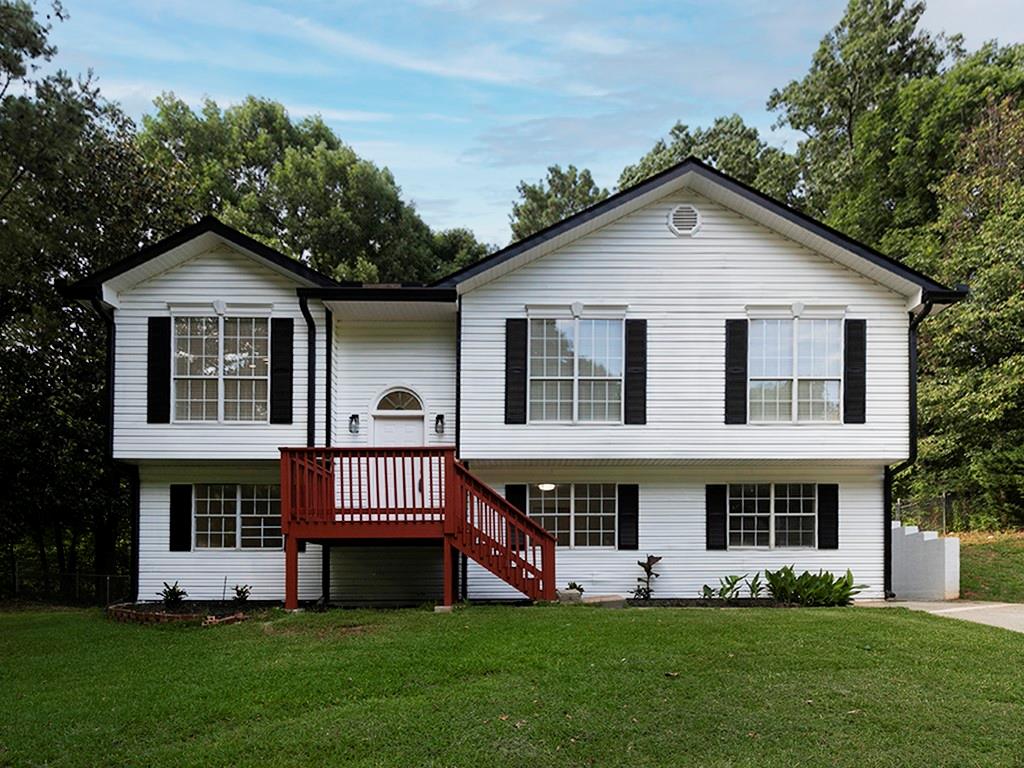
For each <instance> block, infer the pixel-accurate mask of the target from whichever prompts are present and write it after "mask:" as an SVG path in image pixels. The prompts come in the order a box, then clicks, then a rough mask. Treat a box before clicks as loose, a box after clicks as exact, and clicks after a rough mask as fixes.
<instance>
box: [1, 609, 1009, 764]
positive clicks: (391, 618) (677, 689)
mask: <svg viewBox="0 0 1024 768" xmlns="http://www.w3.org/2000/svg"><path fill="white" fill-rule="evenodd" d="M1022 669H1024V636H1022V635H1018V634H1012V633H1010V632H1007V631H1002V630H998V629H994V628H990V627H984V626H979V625H974V624H969V623H967V622H961V621H951V620H948V619H942V618H937V617H933V616H928V615H925V614H921V613H910V612H907V611H904V610H902V609H895V608H893V609H881V608H848V609H788V610H787V609H782V610H772V609H732V610H715V609H651V610H641V609H630V610H626V611H608V610H600V609H592V608H586V607H574V608H569V607H537V608H498V607H473V608H469V609H466V610H460V611H457V612H456V613H454V614H450V615H436V614H433V613H431V612H428V611H420V610H408V611H391V612H371V611H351V612H349V611H333V612H330V613H327V614H299V615H286V614H284V613H282V612H278V611H273V612H268V613H267V614H265V615H263V616H261V617H258V618H255V619H254V620H252V621H249V622H247V623H244V624H239V625H234V626H223V627H216V628H210V629H202V628H199V627H139V626H134V625H122V624H115V623H112V622H109V621H107V620H105V619H104V618H102V616H101V615H100V613H98V612H94V611H77V610H67V611H52V610H48V611H21V612H0V712H2V713H3V714H2V717H0V764H12V765H44V764H45V765H48V766H99V765H139V766H163V765H175V766H177V765H188V764H193V765H219V766H235V765H256V764H261V765H345V766H384V765H388V766H390V765H394V766H420V765H438V766H448V765H460V766H473V767H474V768H482V767H483V766H491V765H496V766H530V768H536V767H537V766H548V765H566V766H569V765H571V766H577V765H595V766H614V765H631V766H632V765H644V766H654V765H664V766H686V765H698V764H699V765H707V766H773V765H776V766H799V765H807V766H819V765H840V766H841V765H849V766H871V765H879V766H882V765H884V766H895V765H900V766H911V765H921V766H937V765H950V766H953V765H956V766H965V765H1020V764H1021V763H1020V761H1021V759H1022V755H1024V752H1022V747H1021V745H1022V744H1024V674H1022V673H1021V670H1022Z"/></svg>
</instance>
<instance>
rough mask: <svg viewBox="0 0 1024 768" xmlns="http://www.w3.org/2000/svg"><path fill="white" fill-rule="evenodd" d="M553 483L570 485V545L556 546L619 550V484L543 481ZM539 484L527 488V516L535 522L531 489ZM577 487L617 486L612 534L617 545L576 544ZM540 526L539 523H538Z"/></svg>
mask: <svg viewBox="0 0 1024 768" xmlns="http://www.w3.org/2000/svg"><path fill="white" fill-rule="evenodd" d="M542 482H552V483H554V484H555V485H568V486H569V545H568V546H562V545H561V544H556V545H555V546H556V547H558V548H559V549H563V550H564V549H585V550H587V551H598V550H605V551H608V552H611V551H614V550H617V549H618V548H619V483H600V482H584V483H564V482H563V483H558V482H555V481H553V480H552V481H542ZM537 485H539V483H528V484H527V486H526V516H527V517H529V518H530V519H531V520H534V522H538V521H536V520H535V518H534V516H533V514H532V513H531V512H530V487H531V486H533V487H536V486H537ZM577 485H613V486H615V512H614V513H613V515H612V517H613V518H614V520H615V530H614V531H613V532H612V538H613V539H614V540H615V543H614V544H612V545H611V546H608V545H607V544H577V543H576V486H577ZM538 524H539V523H538ZM545 530H547V529H545Z"/></svg>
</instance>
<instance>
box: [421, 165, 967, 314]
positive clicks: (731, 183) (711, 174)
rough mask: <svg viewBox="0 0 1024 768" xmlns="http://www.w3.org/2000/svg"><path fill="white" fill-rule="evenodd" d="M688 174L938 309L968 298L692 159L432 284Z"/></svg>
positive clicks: (453, 280) (449, 281)
mask: <svg viewBox="0 0 1024 768" xmlns="http://www.w3.org/2000/svg"><path fill="white" fill-rule="evenodd" d="M687 173H695V174H697V175H698V176H702V177H704V178H706V179H709V180H711V181H714V182H715V183H717V184H719V185H720V186H722V187H725V188H726V189H728V190H729V191H731V192H734V193H736V194H737V195H740V196H741V197H743V198H745V199H747V200H750V201H752V202H754V203H757V204H758V205H760V206H762V207H764V208H766V209H767V210H769V211H771V212H772V213H774V214H776V215H778V216H780V217H782V218H784V219H786V220H787V221H790V222H792V223H794V224H796V225H797V226H800V227H803V228H804V229H806V230H808V231H810V232H812V233H814V234H815V235H818V236H819V237H822V238H824V239H826V240H828V241H829V242H832V243H835V244H836V245H839V246H841V247H842V248H845V249H846V250H848V251H850V252H852V253H855V254H856V255H858V256H860V257H861V258H863V259H865V260H866V261H869V262H871V263H872V264H874V265H876V266H879V267H882V268H883V269H886V270H888V271H889V272H892V273H893V274H895V275H898V276H900V277H902V278H904V279H905V280H908V281H910V282H912V283H915V284H916V285H918V286H920V287H921V288H922V289H923V290H924V291H925V293H926V294H929V298H931V299H932V300H935V301H939V302H940V303H952V302H955V301H959V300H960V299H962V298H963V297H964V296H966V295H967V289H966V288H965V287H963V286H959V287H957V288H955V289H954V288H948V287H947V286H944V285H942V284H941V283H938V282H936V281H935V280H932V279H931V278H930V277H928V276H927V275H925V274H923V273H921V272H918V271H917V270H916V269H912V268H911V267H908V266H907V265H905V264H903V263H901V262H899V261H896V260H895V259H892V258H890V257H888V256H886V255H885V254H882V253H879V252H878V251H876V250H875V249H874V248H871V247H870V246H867V245H864V244H863V243H860V242H857V241H856V240H854V239H852V238H850V237H847V236H846V235H844V234H843V233H841V232H839V231H837V230H835V229H833V228H832V227H830V226H828V225H827V224H822V223H821V222H820V221H817V220H816V219H813V218H811V217H810V216H808V215H807V214H805V213H801V212H800V211H798V210H796V209H795V208H792V207H791V206H788V205H786V204H785V203H781V202H779V201H778V200H774V199H773V198H771V197H768V196H767V195H765V194H762V193H761V192H758V191H757V190H756V189H754V188H753V187H751V186H749V185H747V184H744V183H743V182H741V181H737V180H736V179H734V178H732V177H731V176H728V175H726V174H724V173H722V172H721V171H719V170H716V169H715V168H712V167H711V166H710V165H707V164H706V163H704V162H702V161H700V160H698V159H697V158H695V157H688V158H687V159H686V160H683V161H682V162H680V163H677V164H675V165H673V166H671V167H669V168H666V169H665V170H664V171H661V172H660V173H657V174H655V175H654V176H651V177H650V178H649V179H646V180H645V181H642V182H640V183H638V184H635V185H633V186H632V187H627V188H626V189H623V190H621V191H620V192H617V193H616V194H614V195H612V196H611V197H608V198H606V199H605V200H602V201H601V202H600V203H595V204H594V205H592V206H590V207H589V208H585V209H584V210H582V211H580V212H579V213H576V214H574V215H572V216H569V217H568V218H566V219H562V220H561V221H559V222H556V223H555V224H552V225H551V226H549V227H545V228H544V229H542V230H540V231H539V232H536V233H534V234H532V235H530V236H529V237H526V238H523V239H522V240H519V241H517V242H515V243H512V244H511V245H509V246H507V247H505V248H502V249H501V250H499V251H496V252H494V253H492V254H491V255H490V256H487V257H485V258H483V259H481V260H480V261H478V262H476V263H475V264H470V265H469V266H467V267H463V268H462V269H460V270H458V271H456V272H453V273H452V274H450V275H447V276H446V277H443V278H441V279H440V280H438V281H436V282H435V283H433V285H436V286H456V285H458V284H459V283H461V282H463V281H465V280H468V279H469V278H471V277H474V276H475V275H479V274H480V273H481V272H486V271H487V270H489V269H491V268H492V267H496V266H498V265H499V264H501V263H502V262H505V261H508V260H509V259H512V258H515V257H516V256H518V255H520V254H521V253H524V252H525V251H528V250H530V249H531V248H535V247H536V246H538V245H541V244H542V243H544V242H546V241H548V240H551V239H553V238H555V237H558V236H559V235H561V234H564V233H565V232H568V231H569V230H571V229H573V228H575V227H578V226H579V225H581V224H584V223H586V222H587V221H590V220H591V219H594V218H597V217H598V216H602V215H604V214H606V213H608V212H609V211H612V210H614V209H616V208H618V207H620V206H622V205H625V204H626V203H628V202H630V201H631V200H634V199H635V198H637V197H640V196H641V195H644V194H646V193H648V192H650V191H652V190H653V189H655V188H657V187H659V186H661V185H662V184H664V183H666V182H669V181H672V180H673V179H676V178H678V177H680V176H682V175H684V174H687Z"/></svg>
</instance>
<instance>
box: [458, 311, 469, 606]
mask: <svg viewBox="0 0 1024 768" xmlns="http://www.w3.org/2000/svg"><path fill="white" fill-rule="evenodd" d="M461 446H462V297H461V296H459V303H458V305H457V308H456V310H455V458H459V449H460V448H461ZM459 597H460V599H462V600H463V601H466V600H468V599H469V558H467V557H466V555H465V553H460V554H459Z"/></svg>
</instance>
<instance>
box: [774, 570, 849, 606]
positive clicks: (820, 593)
mask: <svg viewBox="0 0 1024 768" xmlns="http://www.w3.org/2000/svg"><path fill="white" fill-rule="evenodd" d="M764 577H765V580H766V581H767V582H768V594H769V595H771V596H772V598H773V599H774V600H775V601H776V602H778V603H783V604H785V605H803V606H830V605H849V604H850V601H851V600H853V596H854V595H856V594H857V593H859V592H861V591H862V590H863V589H864V585H863V584H854V582H853V573H851V572H850V571H849V570H847V571H846V574H845V575H843V576H838V577H837V576H833V575H832V574H831V573H829V572H828V571H818V572H817V573H811V572H810V571H804V572H803V573H801V574H800V575H799V576H797V575H796V572H795V571H794V570H793V566H791V565H786V566H783V567H782V568H780V569H779V570H777V571H769V570H766V571H765V572H764Z"/></svg>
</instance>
